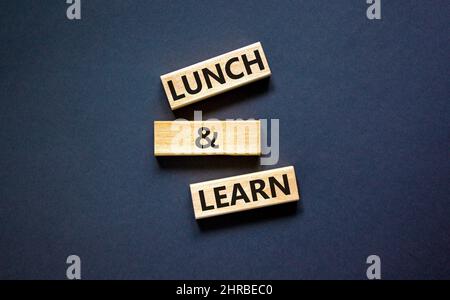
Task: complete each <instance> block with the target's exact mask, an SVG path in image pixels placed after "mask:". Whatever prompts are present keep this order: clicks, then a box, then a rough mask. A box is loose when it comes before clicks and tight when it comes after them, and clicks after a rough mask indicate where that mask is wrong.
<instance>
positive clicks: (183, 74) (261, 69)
mask: <svg viewBox="0 0 450 300" xmlns="http://www.w3.org/2000/svg"><path fill="white" fill-rule="evenodd" d="M270 74H271V72H270V68H269V64H268V62H267V59H266V56H265V54H264V51H263V48H262V46H261V43H259V42H258V43H255V44H252V45H249V46H246V47H243V48H240V49H237V50H234V51H231V52H228V53H226V54H222V55H220V56H217V57H214V58H211V59H208V60H205V61H203V62H200V63H197V64H194V65H191V66H189V67H186V68H183V69H180V70H178V71H174V72H171V73H168V74H165V75H162V76H161V82H162V85H163V87H164V91H165V92H166V95H167V98H168V100H169V104H170V107H171V109H172V110H175V109H177V108H180V107H183V106H186V105H188V104H191V103H194V102H197V101H200V100H203V99H206V98H208V97H211V96H214V95H217V94H220V93H223V92H226V91H229V90H231V89H234V88H237V87H240V86H242V85H244V84H248V83H251V82H253V81H256V80H259V79H262V78H265V77H269V76H270Z"/></svg>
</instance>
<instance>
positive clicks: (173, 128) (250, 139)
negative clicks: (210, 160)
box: [154, 120, 261, 156]
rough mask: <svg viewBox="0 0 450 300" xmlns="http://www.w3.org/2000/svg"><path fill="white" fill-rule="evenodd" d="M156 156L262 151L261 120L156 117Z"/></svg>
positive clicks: (232, 153) (257, 152) (241, 153)
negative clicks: (168, 119)
mask: <svg viewBox="0 0 450 300" xmlns="http://www.w3.org/2000/svg"><path fill="white" fill-rule="evenodd" d="M154 136H155V140H154V147H155V156H174V155H261V122H260V121H259V120H251V121H155V122H154Z"/></svg>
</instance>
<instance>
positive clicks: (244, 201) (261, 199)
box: [190, 166, 300, 219]
mask: <svg viewBox="0 0 450 300" xmlns="http://www.w3.org/2000/svg"><path fill="white" fill-rule="evenodd" d="M190 188H191V195H192V204H193V206H194V214H195V218H196V219H202V218H208V217H213V216H218V215H223V214H229V213H234V212H239V211H244V210H249V209H255V208H259V207H265V206H270V205H276V204H282V203H287V202H293V201H297V200H299V199H300V196H299V193H298V188H297V180H296V178H295V170H294V167H292V166H290V167H284V168H279V169H273V170H268V171H262V172H256V173H251V174H246V175H240V176H234V177H228V178H223V179H217V180H211V181H205V182H200V183H194V184H191V185H190Z"/></svg>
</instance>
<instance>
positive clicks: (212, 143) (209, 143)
mask: <svg viewBox="0 0 450 300" xmlns="http://www.w3.org/2000/svg"><path fill="white" fill-rule="evenodd" d="M197 133H198V135H199V137H198V138H196V139H195V145H196V146H197V147H198V148H200V149H206V148H209V147H212V148H214V149H217V148H219V145H216V139H217V132H214V133H213V138H212V139H210V138H209V137H208V136H209V134H210V133H211V130H209V128H207V127H200V128H199V129H198V131H197ZM202 140H205V141H206V144H202V143H201V141H202Z"/></svg>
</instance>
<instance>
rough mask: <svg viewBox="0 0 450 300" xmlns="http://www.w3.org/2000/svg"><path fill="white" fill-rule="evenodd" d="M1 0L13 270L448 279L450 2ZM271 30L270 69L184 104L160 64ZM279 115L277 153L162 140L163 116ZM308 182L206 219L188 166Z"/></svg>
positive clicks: (7, 244)
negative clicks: (211, 150) (161, 147)
mask: <svg viewBox="0 0 450 300" xmlns="http://www.w3.org/2000/svg"><path fill="white" fill-rule="evenodd" d="M365 2H366V1H365V0H360V1H355V0H341V1H326V0H321V1H318V0H308V1H306V0H305V1H122V0H120V1H119V0H114V1H111V0H110V1H106V0H103V1H100V0H95V1H92V0H90V1H85V0H83V1H82V20H81V21H69V20H67V19H66V7H67V5H66V4H65V1H63V0H61V1H24V0H21V1H12V0H10V1H2V2H1V4H0V23H1V26H0V37H1V43H0V51H1V52H0V74H1V77H0V97H1V109H0V143H1V144H0V145H1V148H0V157H1V161H0V278H3V279H5V278H7V279H14V278H27V279H28V278H42V279H44V278H52V279H53V278H54V279H64V278H65V272H66V267H67V265H66V263H65V260H66V258H67V256H68V255H70V254H77V255H79V256H80V257H81V260H82V278H84V279H94V278H95V279H102V278H115V279H123V278H125V279H136V278H142V279H153V278H159V279H162V278H169V279H173V278H182V279H189V278H190V279H195V278H204V279H222V278H236V279H259V278H264V279H272V278H288V279H316V278H325V279H328V278H346V279H347V278H349V279H350V278H355V279H364V278H366V275H365V274H366V268H367V265H366V263H365V260H366V257H367V256H368V255H371V254H377V255H379V256H380V257H381V261H382V276H383V278H384V279H398V278H406V279H412V278H426V279H429V278H450V218H449V217H450V206H449V204H450V203H449V200H450V197H449V192H450V188H449V183H450V163H449V154H450V153H449V150H450V125H449V124H450V122H449V121H450V103H449V101H450V100H449V99H450V88H449V87H450V82H449V81H450V80H449V78H450V77H449V53H450V43H449V20H450V18H449V17H450V6H449V3H448V1H445V0H443V1H437V0H435V1H386V0H383V1H382V18H383V19H382V20H381V21H369V20H367V18H366V8H367V5H366V3H365ZM256 41H261V42H262V44H263V47H264V50H265V52H266V54H267V56H268V59H269V63H270V67H271V69H272V73H273V75H272V78H271V79H270V81H268V82H267V81H266V82H259V83H256V84H252V85H250V86H247V87H243V88H241V89H238V90H235V91H232V92H229V93H226V94H223V95H221V96H217V97H214V98H212V99H209V100H206V101H203V102H201V103H198V104H195V105H193V106H189V107H187V108H186V109H183V110H181V111H180V112H176V114H174V113H173V112H172V111H171V110H170V108H169V105H168V102H167V100H166V98H165V95H164V93H163V90H162V87H161V83H160V80H159V76H160V75H162V74H165V73H167V72H169V71H173V70H176V69H179V68H181V67H185V66H188V65H190V64H192V63H196V62H198V61H201V60H204V59H207V58H210V57H213V56H216V55H219V54H222V53H225V52H227V51H230V50H234V49H236V48H239V47H242V46H245V45H248V44H250V43H253V42H256ZM194 109H197V110H198V109H201V110H203V114H204V117H205V118H220V119H225V118H243V119H247V118H264V119H271V118H278V119H280V131H281V132H280V152H281V153H280V160H279V163H278V164H277V165H276V166H268V167H261V166H260V165H259V163H258V161H257V160H254V159H249V158H221V157H211V158H201V157H197V158H191V159H186V158H165V159H159V160H158V159H156V158H155V157H154V156H153V121H154V120H172V119H174V118H175V117H185V118H189V119H192V117H193V110H194ZM287 165H294V166H295V168H296V171H297V177H298V182H299V186H300V188H301V196H302V200H301V203H300V204H299V205H298V206H291V205H287V206H283V207H282V206H279V207H273V208H269V209H262V210H257V211H251V212H247V213H243V214H236V215H229V216H226V217H220V218H215V219H211V220H209V221H207V222H205V223H203V222H202V223H197V222H196V221H195V220H194V215H193V210H192V204H191V198H190V193H189V183H193V182H199V181H204V180H209V179H213V178H221V177H226V176H231V175H237V174H243V173H247V172H254V171H258V170H262V169H270V168H275V167H281V166H287Z"/></svg>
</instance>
